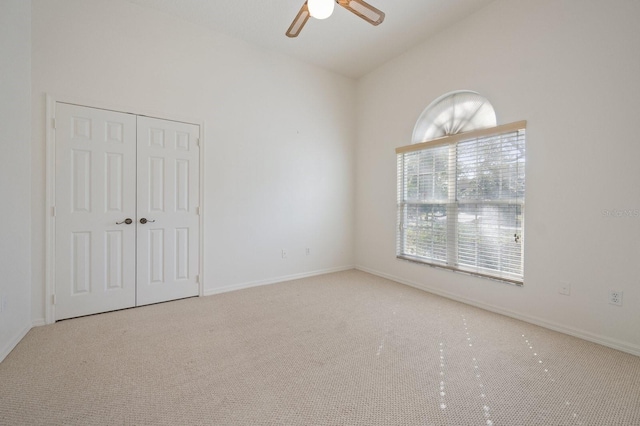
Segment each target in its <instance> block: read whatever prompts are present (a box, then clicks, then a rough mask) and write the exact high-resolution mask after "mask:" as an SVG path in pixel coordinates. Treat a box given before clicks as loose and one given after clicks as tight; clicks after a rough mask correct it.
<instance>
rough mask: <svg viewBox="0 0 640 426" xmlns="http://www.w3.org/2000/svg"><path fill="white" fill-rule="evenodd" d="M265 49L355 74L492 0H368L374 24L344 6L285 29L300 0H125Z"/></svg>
mask: <svg viewBox="0 0 640 426" xmlns="http://www.w3.org/2000/svg"><path fill="white" fill-rule="evenodd" d="M129 1H130V2H132V3H135V4H138V5H141V6H144V7H150V8H153V9H156V10H159V11H161V12H165V13H168V14H171V15H175V16H177V17H180V18H182V19H185V20H187V21H190V22H193V23H196V24H199V25H202V26H205V27H207V28H210V29H211V30H213V31H216V32H219V33H224V34H227V35H230V36H233V37H236V38H239V39H242V40H244V41H246V42H248V43H251V44H254V45H256V46H260V47H262V48H265V49H269V50H273V51H276V52H280V53H282V54H285V55H288V56H292V57H295V58H298V59H300V60H302V61H305V62H309V63H312V64H315V65H318V66H320V67H323V68H326V69H329V70H331V71H334V72H336V73H339V74H342V75H345V76H347V77H352V78H358V77H361V76H363V75H365V74H367V73H368V72H370V71H372V70H373V69H375V68H377V67H378V66H380V65H381V64H383V63H385V62H386V61H388V60H390V59H392V58H394V57H396V56H398V55H400V54H402V53H403V52H404V51H406V50H407V49H409V48H411V47H413V46H415V45H417V44H419V43H420V42H422V41H424V40H426V39H427V38H429V37H430V36H432V35H433V34H435V33H437V32H438V31H440V30H442V29H443V28H445V27H447V26H448V25H451V24H453V23H454V22H456V21H459V20H461V19H463V18H465V17H466V16H468V15H470V14H472V13H474V12H476V11H477V10H479V9H481V8H482V7H484V6H486V5H487V4H489V3H490V2H491V1H493V0H370V1H369V3H371V4H372V5H373V6H375V7H377V8H378V9H380V10H382V11H383V12H385V14H386V18H385V21H384V22H383V23H382V24H381V25H379V26H377V27H374V26H372V25H370V24H369V23H367V22H365V21H364V20H362V19H360V18H358V17H357V16H356V15H354V14H352V13H350V12H349V11H347V10H346V9H344V8H341V7H336V9H335V11H334V13H333V15H332V16H331V17H329V18H328V19H325V20H317V19H314V18H311V19H310V20H309V21H308V22H307V24H306V25H305V27H304V29H303V30H302V33H301V34H300V35H299V36H298V37H297V38H288V37H286V36H285V32H286V30H287V28H288V27H289V25H290V24H291V22H292V21H293V18H294V17H295V16H296V14H297V12H298V10H299V9H300V7H301V6H302V4H303V3H304V0H258V1H256V0H232V1H230V0H129Z"/></svg>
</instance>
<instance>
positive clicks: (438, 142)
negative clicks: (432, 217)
mask: <svg viewBox="0 0 640 426" xmlns="http://www.w3.org/2000/svg"><path fill="white" fill-rule="evenodd" d="M526 124H527V122H526V121H524V120H523V121H517V122H514V123H509V124H504V125H500V126H496V127H491V128H486V129H478V130H473V131H469V132H465V133H458V134H455V135H451V136H445V137H441V138H437V139H434V140H431V141H427V142H421V143H416V144H412V145H407V146H403V147H399V148H396V155H397V167H398V176H397V177H398V188H397V197H398V199H397V226H398V228H397V232H398V235H397V239H396V241H397V247H396V257H397V258H398V259H402V260H408V261H412V262H417V263H420V264H425V265H429V266H432V267H437V268H443V269H447V270H452V271H456V272H461V273H465V274H470V275H474V276H480V277H483V278H489V279H492V280H497V281H501V282H507V283H510V284H515V285H518V286H522V285H524V208H525V202H524V196H523V197H522V198H519V197H516V198H515V199H510V200H508V201H505V200H502V199H500V198H492V199H487V200H476V201H472V202H471V203H472V204H478V205H486V206H495V205H501V204H504V205H508V206H515V207H516V208H519V213H520V214H519V215H518V214H517V213H516V214H515V217H516V218H518V217H520V234H519V235H518V233H517V232H516V234H515V235H514V238H515V239H516V242H519V244H520V245H521V246H520V253H521V254H520V256H521V265H520V273H519V274H513V273H509V272H505V271H503V270H495V273H492V272H491V270H488V271H487V273H484V272H481V269H483V268H482V267H480V266H476V270H471V269H472V268H471V267H465V266H463V267H460V263H459V260H460V258H459V253H458V249H459V245H460V240H459V238H458V237H459V234H458V225H459V220H458V212H459V210H460V207H461V206H462V205H464V204H468V203H467V202H465V201H461V200H458V199H457V195H458V194H457V179H458V170H457V162H458V158H457V155H458V154H457V147H458V144H459V143H463V142H465V141H469V140H473V139H478V138H484V137H491V136H499V135H504V134H509V133H514V132H520V131H523V132H524V131H525V130H526ZM523 137H524V138H525V141H524V143H525V146H526V136H523ZM446 146H448V149H449V152H448V156H447V161H448V170H447V173H448V174H447V178H448V185H447V189H448V194H447V199H446V200H445V199H441V200H440V199H434V200H429V201H419V202H407V198H408V197H407V196H406V194H407V192H406V191H407V189H406V187H405V185H406V178H405V171H406V169H405V164H404V160H405V154H408V153H412V152H419V151H425V150H430V149H433V148H438V147H446ZM434 155H435V154H434ZM419 205H422V206H438V205H439V206H445V207H446V215H447V218H455V219H454V220H453V223H451V221H449V220H447V221H446V222H445V228H446V236H447V237H446V238H447V243H446V260H445V261H444V262H443V261H440V260H438V259H435V258H433V259H429V258H425V257H422V256H418V255H415V256H414V255H411V254H407V253H404V251H405V250H404V248H405V247H406V244H405V243H406V239H407V238H408V237H407V229H408V228H407V227H406V226H405V217H406V215H407V211H408V208H409V207H413V206H419ZM450 242H451V243H450ZM496 247H498V248H500V249H501V248H502V247H503V245H502V244H497V245H496ZM485 269H486V268H485Z"/></svg>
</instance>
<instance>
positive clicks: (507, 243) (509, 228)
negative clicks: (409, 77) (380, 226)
mask: <svg viewBox="0 0 640 426" xmlns="http://www.w3.org/2000/svg"><path fill="white" fill-rule="evenodd" d="M525 127H526V122H524V121H520V122H516V123H511V124H506V125H501V126H496V115H495V112H494V110H493V107H492V106H491V104H490V103H489V102H488V101H487V100H486V99H485V98H483V97H482V96H480V95H479V94H477V93H475V92H470V91H457V92H452V93H449V94H446V95H444V96H442V97H440V98H438V99H436V100H435V101H433V102H432V103H431V104H430V105H429V106H428V107H427V108H426V109H425V110H424V112H423V113H422V114H421V116H420V118H419V119H418V121H417V123H416V126H415V128H414V132H413V138H412V139H413V141H412V142H413V143H412V144H411V145H407V146H404V147H400V148H397V149H396V153H397V156H398V241H397V256H398V258H401V259H405V260H412V261H416V262H420V263H426V264H429V265H432V266H440V267H444V268H447V269H452V270H457V271H463V272H468V273H472V274H475V275H480V276H484V277H489V278H496V279H500V280H503V281H508V282H511V283H515V284H520V285H521V284H522V283H523V281H524V275H523V269H524V268H523V264H524V255H523V242H524V239H523V237H524V234H523V230H524V190H525V181H524V178H525V174H524V172H525Z"/></svg>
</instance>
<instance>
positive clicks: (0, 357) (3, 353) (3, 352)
mask: <svg viewBox="0 0 640 426" xmlns="http://www.w3.org/2000/svg"><path fill="white" fill-rule="evenodd" d="M29 330H31V325H30V324H29V325H27V326H26V327H25V328H24V329H22V330H21V331H20V332H19V333H18V334H17V335H16V336H15V337H14V338H13V339H11V340H10V341H9V342H8V343H7V344H6V345H5V346H4V347H3V348H2V349H0V362H2V361H4V359H5V358H6V357H7V355H9V354H10V353H11V351H12V350H13V348H15V347H16V346H17V345H18V343H20V341H21V340H22V339H23V338H24V336H26V335H27V333H28V332H29Z"/></svg>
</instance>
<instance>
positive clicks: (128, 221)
mask: <svg viewBox="0 0 640 426" xmlns="http://www.w3.org/2000/svg"><path fill="white" fill-rule="evenodd" d="M123 223H126V224H127V225H131V224H132V223H133V220H131V218H126V219H125V220H123V221H122V222H116V225H122V224H123Z"/></svg>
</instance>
